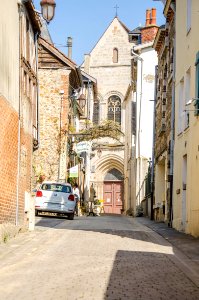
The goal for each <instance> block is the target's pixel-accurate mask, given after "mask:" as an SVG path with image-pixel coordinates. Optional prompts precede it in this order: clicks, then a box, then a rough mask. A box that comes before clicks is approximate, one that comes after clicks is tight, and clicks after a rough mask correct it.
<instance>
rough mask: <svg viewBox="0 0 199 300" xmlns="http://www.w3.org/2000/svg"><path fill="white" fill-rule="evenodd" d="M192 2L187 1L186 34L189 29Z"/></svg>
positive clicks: (190, 0)
mask: <svg viewBox="0 0 199 300" xmlns="http://www.w3.org/2000/svg"><path fill="white" fill-rule="evenodd" d="M191 9H192V0H187V32H189V30H190V29H191Z"/></svg>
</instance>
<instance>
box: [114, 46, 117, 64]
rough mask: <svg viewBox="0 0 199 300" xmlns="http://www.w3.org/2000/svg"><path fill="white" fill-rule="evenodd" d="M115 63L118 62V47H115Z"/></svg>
mask: <svg viewBox="0 0 199 300" xmlns="http://www.w3.org/2000/svg"><path fill="white" fill-rule="evenodd" d="M113 63H118V49H117V48H114V49H113Z"/></svg>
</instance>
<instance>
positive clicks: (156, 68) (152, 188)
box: [151, 66, 158, 220]
mask: <svg viewBox="0 0 199 300" xmlns="http://www.w3.org/2000/svg"><path fill="white" fill-rule="evenodd" d="M157 72H158V66H156V67H155V89H154V107H153V149H152V168H151V220H153V219H154V213H153V199H154V188H155V184H154V179H155V133H156V132H155V127H156V101H157V99H156V92H157Z"/></svg>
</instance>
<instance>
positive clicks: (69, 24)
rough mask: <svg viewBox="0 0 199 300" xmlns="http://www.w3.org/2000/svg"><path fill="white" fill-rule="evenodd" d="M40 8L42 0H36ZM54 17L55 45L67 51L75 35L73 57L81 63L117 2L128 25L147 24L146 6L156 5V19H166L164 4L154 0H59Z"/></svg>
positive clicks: (104, 26) (159, 23) (110, 16)
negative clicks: (68, 38)
mask: <svg viewBox="0 0 199 300" xmlns="http://www.w3.org/2000/svg"><path fill="white" fill-rule="evenodd" d="M34 4H35V7H36V9H38V10H40V0H34ZM56 4H57V6H56V12H55V18H54V19H53V20H52V21H51V23H50V25H49V31H50V34H51V36H52V39H53V42H54V43H55V46H57V47H58V48H59V49H60V50H61V51H63V52H64V53H66V54H67V48H66V47H60V46H59V45H63V46H64V45H66V40H67V37H68V36H71V37H72V38H73V60H74V61H75V62H76V63H77V64H78V65H79V64H81V63H82V61H83V58H84V54H85V53H89V52H90V50H91V49H92V48H93V46H94V45H95V44H96V42H97V41H98V39H99V38H100V37H101V35H102V34H103V32H104V31H105V29H106V28H107V26H108V25H109V24H110V22H111V21H112V19H113V18H114V16H115V8H114V6H116V4H117V5H118V6H119V9H118V17H119V19H120V20H121V21H122V22H123V23H124V24H125V25H126V26H127V27H128V28H129V29H131V30H132V29H133V28H135V27H137V26H139V25H140V24H141V25H144V24H145V14H146V9H147V8H152V7H156V8H157V23H158V25H162V24H163V23H164V17H163V13H162V12H163V4H162V2H161V1H160V2H158V1H153V0H84V1H83V0H56Z"/></svg>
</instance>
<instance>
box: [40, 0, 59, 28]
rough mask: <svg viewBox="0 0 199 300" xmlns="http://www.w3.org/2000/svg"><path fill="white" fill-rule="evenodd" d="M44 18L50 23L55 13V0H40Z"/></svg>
mask: <svg viewBox="0 0 199 300" xmlns="http://www.w3.org/2000/svg"><path fill="white" fill-rule="evenodd" d="M40 5H41V12H42V16H43V18H44V19H45V20H46V22H47V23H49V22H50V21H51V20H52V19H53V18H54V15H55V6H56V4H55V0H42V1H41V2H40Z"/></svg>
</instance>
